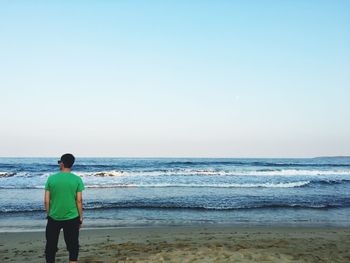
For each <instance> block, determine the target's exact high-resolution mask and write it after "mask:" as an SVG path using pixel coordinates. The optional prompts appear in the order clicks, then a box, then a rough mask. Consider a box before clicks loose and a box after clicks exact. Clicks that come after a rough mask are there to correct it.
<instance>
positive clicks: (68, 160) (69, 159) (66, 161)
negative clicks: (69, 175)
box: [58, 153, 75, 170]
mask: <svg viewBox="0 0 350 263" xmlns="http://www.w3.org/2000/svg"><path fill="white" fill-rule="evenodd" d="M74 161H75V157H74V156H73V154H71V153H66V154H63V155H62V156H61V159H60V160H59V161H58V164H59V165H60V168H61V170H62V169H63V168H68V169H71V168H72V166H73V164H74Z"/></svg>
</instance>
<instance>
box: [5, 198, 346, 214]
mask: <svg viewBox="0 0 350 263" xmlns="http://www.w3.org/2000/svg"><path fill="white" fill-rule="evenodd" d="M348 207H350V201H349V200H335V201H323V202H322V201H321V202H294V203H293V202H281V201H280V202H274V201H272V202H266V203H264V202H262V203H259V202H249V203H246V204H206V203H202V204H201V203H188V202H186V203H181V202H172V201H160V202H156V201H153V202H152V201H150V200H146V201H140V200H135V201H133V200H130V201H116V202H89V203H86V204H84V210H105V209H190V210H222V211H227V210H243V209H245V210H249V209H264V208H265V209H279V208H280V209H285V208H287V209H290V208H294V209H300V208H301V209H302V208H304V209H329V208H348ZM43 211H44V209H43V208H42V207H38V206H34V207H30V206H26V207H0V214H11V213H33V212H34V213H35V212H43Z"/></svg>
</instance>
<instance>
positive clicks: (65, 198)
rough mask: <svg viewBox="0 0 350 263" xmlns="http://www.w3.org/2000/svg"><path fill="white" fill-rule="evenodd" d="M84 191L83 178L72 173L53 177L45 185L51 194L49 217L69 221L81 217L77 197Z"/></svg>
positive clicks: (62, 173) (58, 174)
mask: <svg viewBox="0 0 350 263" xmlns="http://www.w3.org/2000/svg"><path fill="white" fill-rule="evenodd" d="M83 189H84V184H83V181H82V180H81V178H80V177H79V176H77V175H75V174H73V173H71V172H59V173H56V174H53V175H51V176H50V177H49V178H48V180H47V182H46V185H45V190H47V191H49V192H50V212H49V216H50V217H51V218H53V219H55V220H68V219H72V218H76V217H77V216H79V213H78V208H77V205H76V195H77V192H81V191H82V190H83Z"/></svg>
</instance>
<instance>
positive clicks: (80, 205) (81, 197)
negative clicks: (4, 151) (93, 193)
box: [76, 192, 83, 224]
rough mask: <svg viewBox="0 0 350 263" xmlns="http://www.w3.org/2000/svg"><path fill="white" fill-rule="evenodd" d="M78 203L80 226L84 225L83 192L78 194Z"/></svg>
mask: <svg viewBox="0 0 350 263" xmlns="http://www.w3.org/2000/svg"><path fill="white" fill-rule="evenodd" d="M76 203H77V207H78V212H79V217H80V224H82V223H83V193H82V192H77V200H76Z"/></svg>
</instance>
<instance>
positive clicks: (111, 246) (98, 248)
mask: <svg viewBox="0 0 350 263" xmlns="http://www.w3.org/2000/svg"><path fill="white" fill-rule="evenodd" d="M80 244H81V249H80V256H79V262H90V263H93V262H95V263H96V262H350V228H326V227H325V228H313V227H305V228H292V227H289V228H280V227H251V228H248V227H247V228H243V227H213V226H210V227H158V228H151V227H149V228H113V229H90V230H88V229H82V230H81V234H80ZM44 246H45V236H44V232H24V233H0V262H3V263H5V262H26V263H31V262H44V261H45V260H44ZM58 247H59V251H58V252H57V257H56V262H68V252H67V251H66V249H65V244H64V241H63V233H61V235H60V241H59V246H58Z"/></svg>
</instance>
